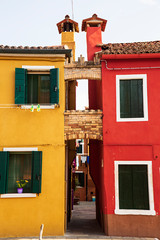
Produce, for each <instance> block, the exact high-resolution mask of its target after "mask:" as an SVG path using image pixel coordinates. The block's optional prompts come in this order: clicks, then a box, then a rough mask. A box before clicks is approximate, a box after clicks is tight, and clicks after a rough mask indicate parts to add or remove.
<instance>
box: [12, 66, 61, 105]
mask: <svg viewBox="0 0 160 240" xmlns="http://www.w3.org/2000/svg"><path fill="white" fill-rule="evenodd" d="M58 103H59V69H58V68H53V69H50V71H47V72H45V71H34V72H33V71H30V70H29V69H28V70H27V69H25V68H16V69H15V104H42V105H47V104H58Z"/></svg>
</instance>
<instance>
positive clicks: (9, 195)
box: [0, 193, 37, 198]
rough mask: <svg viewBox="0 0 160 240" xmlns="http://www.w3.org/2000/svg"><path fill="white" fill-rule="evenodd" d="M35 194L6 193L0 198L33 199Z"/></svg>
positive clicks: (0, 195)
mask: <svg viewBox="0 0 160 240" xmlns="http://www.w3.org/2000/svg"><path fill="white" fill-rule="evenodd" d="M36 196H37V195H36V193H8V194H0V198H34V197H36Z"/></svg>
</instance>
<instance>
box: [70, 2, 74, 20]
mask: <svg viewBox="0 0 160 240" xmlns="http://www.w3.org/2000/svg"><path fill="white" fill-rule="evenodd" d="M71 4H72V19H73V20H74V10H73V0H71Z"/></svg>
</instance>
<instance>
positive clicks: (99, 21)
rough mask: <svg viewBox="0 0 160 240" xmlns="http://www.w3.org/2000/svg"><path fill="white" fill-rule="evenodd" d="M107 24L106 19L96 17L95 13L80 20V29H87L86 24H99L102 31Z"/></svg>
mask: <svg viewBox="0 0 160 240" xmlns="http://www.w3.org/2000/svg"><path fill="white" fill-rule="evenodd" d="M106 24H107V20H105V19H103V18H99V17H97V14H93V15H92V17H91V18H86V19H84V20H83V21H82V31H85V32H86V31H87V25H89V26H92V27H94V26H97V25H100V26H101V30H102V31H103V32H104V30H105V27H106Z"/></svg>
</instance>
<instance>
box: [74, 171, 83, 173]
mask: <svg viewBox="0 0 160 240" xmlns="http://www.w3.org/2000/svg"><path fill="white" fill-rule="evenodd" d="M75 173H84V172H83V171H75Z"/></svg>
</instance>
